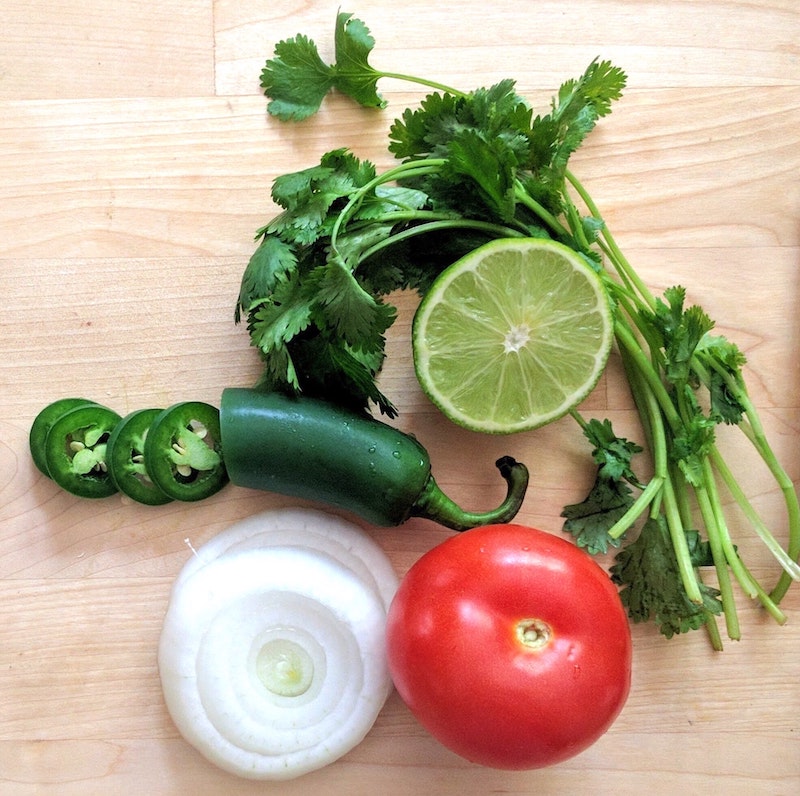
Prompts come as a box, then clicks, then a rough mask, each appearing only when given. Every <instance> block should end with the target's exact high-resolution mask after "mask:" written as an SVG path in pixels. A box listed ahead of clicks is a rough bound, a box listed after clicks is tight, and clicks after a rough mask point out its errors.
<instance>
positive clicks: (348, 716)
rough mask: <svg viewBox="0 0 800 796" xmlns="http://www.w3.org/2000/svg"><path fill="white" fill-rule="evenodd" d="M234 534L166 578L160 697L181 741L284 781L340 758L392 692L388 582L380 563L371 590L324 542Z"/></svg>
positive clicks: (244, 771)
mask: <svg viewBox="0 0 800 796" xmlns="http://www.w3.org/2000/svg"><path fill="white" fill-rule="evenodd" d="M302 514H303V515H305V516H304V520H308V519H309V517H308V516H307V515H308V512H302ZM314 515H315V516H317V518H318V519H321V518H320V517H319V513H318V512H314ZM259 517H260V518H261V519H260V522H261V523H262V527H263V523H264V520H265V515H259ZM287 519H289V517H288V515H286V514H284V516H283V517H282V525H283V526H286V525H287ZM338 522H340V521H339V520H338V519H337V520H336V523H338ZM341 522H342V524H343V527H345V528H346V530H345V531H344V536H343V538H344V540H345V541H344V542H341V543H340V548H341V549H342V550H353V549H357V548H358V546H359V545H358V544H353V538H352V536H351V533H352V531H353V529H354V527H355V526H350V525H349V524H347V523H344V522H343V521H341ZM267 524H269V523H267ZM334 524H335V523H334ZM237 525H240V526H241V525H243V524H242V523H238V524H237ZM244 526H245V528H246V529H250V530H252V527H253V526H251V525H250V524H248V523H247V522H245V523H244ZM323 527H325V528H326V531H325V533H324V534H323V537H324V538H332V537H334V536H335V532H334V531H333V530H332V528H333V526H332V525H329V524H325V523H323ZM229 530H230V529H229ZM284 530H286V528H284ZM356 530H358V529H356ZM240 532H241V528H239V530H237V531H236V532H234V533H227V532H223V534H222V536H223V537H224V538H223V539H222V542H219V543H218V542H216V540H212V541H211V542H210V543H209V545H210V547H209V546H204V547H203V548H201V549H200V550H199V551H198V553H199V554H202V553H203V550H204V549H205V552H206V557H205V559H198V558H195V557H193V558H192V559H191V560H190V561H189V562H188V563H187V565H186V567H185V568H184V570H182V571H181V573H180V575H179V576H178V578H177V579H176V581H175V584H174V586H173V590H172V595H171V599H170V603H169V606H168V609H167V613H166V616H165V619H164V625H163V628H162V632H161V639H160V642H159V651H158V663H159V672H160V675H161V683H162V688H163V692H164V698H165V701H166V704H167V708H168V710H169V712H170V715H171V716H172V718H173V721H174V722H175V725H176V726H177V728H178V730H179V731H180V733H181V734H182V735H183V737H184V738H185V739H186V740H187V741H188V742H189V743H191V744H192V745H193V746H195V747H196V748H197V749H198V750H199V751H200V752H201V753H202V754H203V755H205V757H207V758H208V759H209V760H211V761H212V762H213V763H215V764H216V765H218V766H219V767H220V768H223V769H225V770H227V771H230V772H231V773H234V774H237V775H239V776H242V777H248V778H252V779H275V780H279V779H290V778H294V777H297V776H300V775H301V774H305V773H307V772H309V771H313V770H315V769H318V768H321V767H322V766H324V765H327V764H328V763H331V762H333V761H334V760H336V759H338V758H339V757H341V756H342V755H343V754H345V753H346V752H348V751H350V750H351V749H352V748H353V747H355V746H356V745H357V744H358V743H360V742H361V741H362V740H363V738H364V736H365V735H366V734H367V732H368V731H369V729H370V728H371V727H372V725H373V724H374V722H375V719H376V718H377V716H378V713H379V712H380V710H381V708H382V707H383V704H384V702H385V700H386V697H387V696H388V694H389V692H390V690H391V680H390V677H389V673H388V669H387V666H386V658H385V638H384V633H385V624H386V604H385V603H384V600H383V598H382V593H388V592H390V591H392V587H391V584H392V583H394V587H395V588H396V583H397V579H396V575H395V574H394V571H393V570H391V567H390V571H391V576H390V578H389V581H388V584H387V583H384V582H382V581H381V588H380V589H378V587H377V586H378V581H376V579H375V578H374V577H372V576H370V578H368V579H367V581H366V582H365V578H364V576H363V573H362V574H361V575H359V574H358V573H356V572H355V571H354V569H353V568H352V566H348V565H346V564H344V563H342V561H341V560H339V559H337V558H336V557H334V555H332V554H331V553H330V552H329V551H328V550H324V551H319V550H315V549H312V548H311V547H308V546H296V545H295V546H291V545H283V544H273V543H268V544H267V545H266V546H253V545H254V544H255V540H256V538H257V537H258V536H259V535H263V534H259V533H258V532H256V533H247V534H245V536H244V537H243V538H244V540H245V543H243V544H240V543H241V542H243V538H242V537H240V536H239V534H240ZM358 533H359V534H360V536H361V539H366V540H367V541H368V543H369V544H368V546H369V545H374V544H375V543H374V542H372V540H370V539H369V538H368V537H366V535H365V534H363V532H361V531H360V530H358ZM267 535H269V534H267ZM276 538H278V537H273V538H272V540H271V542H274V541H275V539H276ZM304 538H305V539H306V540H308V537H307V536H306V537H304ZM262 541H263V540H262ZM228 542H232V543H231V544H229V543H228ZM348 545H350V547H348ZM326 546H328V547H329V548H331V545H330V544H327V545H326ZM375 547H377V545H375ZM206 548H207V549H206ZM333 548H334V549H335V546H333ZM377 550H378V551H379V552H381V555H383V553H382V551H380V548H377ZM337 552H340V553H341V550H338V551H337ZM212 553H213V555H211V554H212ZM374 554H375V550H371V555H374ZM344 558H346V559H350V561H349V563H350V564H351V565H352V564H353V560H358V561H362V564H363V559H362V558H361V557H360V555H358V554H357V553H352V552H351V553H348V554H346V555H344ZM384 558H385V556H384ZM198 562H199V565H198ZM384 563H385V564H388V559H385V562H384ZM355 566H356V569H359V568H360V566H359V565H355ZM367 572H368V573H369V571H367ZM385 574H386V571H385V569H384V571H383V575H384V576H385ZM392 593H393V592H392Z"/></svg>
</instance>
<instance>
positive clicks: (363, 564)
mask: <svg viewBox="0 0 800 796" xmlns="http://www.w3.org/2000/svg"><path fill="white" fill-rule="evenodd" d="M274 545H282V546H284V547H289V546H291V547H305V548H308V549H310V550H313V551H316V552H323V553H328V554H329V555H331V556H332V557H333V558H335V559H336V560H337V561H339V562H340V563H341V564H343V565H344V566H346V567H348V568H349V569H352V570H353V572H355V574H356V575H358V576H359V577H360V578H361V579H362V580H363V581H364V582H365V583H367V584H372V585H373V587H374V589H375V591H376V592H377V593H378V594H379V595H380V597H381V599H382V600H383V603H384V605H385V606H386V608H387V610H388V608H389V603H391V601H392V597H394V593H395V591H397V584H398V581H397V575H396V574H395V571H394V568H393V567H392V564H391V562H390V561H389V559H388V558H387V557H386V553H384V551H383V549H382V548H381V547H380V546H379V545H378V544H377V543H376V542H375V541H373V540H372V539H371V538H370V537H369V536H368V535H367V534H366V533H365V532H364V531H363V530H362V529H361V528H359V527H358V526H357V525H353V524H352V523H350V522H347V521H345V520H343V519H341V517H337V516H335V515H333V514H328V513H326V512H323V511H317V510H315V509H305V508H283V509H270V510H268V511H263V512H260V513H258V514H253V515H252V516H250V517H246V518H245V519H243V520H239V522H236V523H234V524H233V525H230V526H229V527H227V528H226V529H225V530H223V531H220V532H219V533H218V534H217V535H216V536H214V537H212V538H211V539H209V540H208V541H207V542H206V543H205V544H203V545H202V546H201V547H199V548H198V549H197V550H195V556H194V557H193V558H191V559H189V561H187V562H186V564H185V565H184V567H183V569H182V570H181V571H180V573H179V574H178V580H177V582H180V581H181V580H182V579H183V578H187V577H189V576H190V575H192V574H193V573H194V572H196V571H197V570H198V569H199V568H200V567H202V566H203V565H204V564H207V563H208V562H209V561H211V560H213V559H214V558H217V557H218V556H220V555H222V554H223V553H226V552H228V551H231V550H243V549H251V548H255V547H267V546H270V547H271V546H274Z"/></svg>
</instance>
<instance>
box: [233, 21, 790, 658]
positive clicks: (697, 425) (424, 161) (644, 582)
mask: <svg viewBox="0 0 800 796" xmlns="http://www.w3.org/2000/svg"><path fill="white" fill-rule="evenodd" d="M373 47H374V40H373V39H372V37H371V35H370V33H369V31H368V29H367V28H366V26H365V25H364V24H363V22H361V21H360V20H357V19H354V18H353V17H352V15H351V14H347V13H339V14H338V16H337V19H336V27H335V56H336V60H335V63H334V64H326V63H324V62H323V61H322V59H321V57H320V56H319V52H318V50H317V48H316V45H315V44H314V42H313V41H311V40H310V39H308V38H307V37H305V36H302V35H298V36H297V37H295V38H293V39H288V40H286V41H282V42H280V43H279V44H278V45H276V48H275V57H274V58H272V59H271V60H268V61H267V63H266V66H265V68H264V71H263V73H262V76H261V84H262V87H263V89H264V92H265V94H266V95H267V96H268V97H269V98H270V102H269V105H268V110H269V112H270V113H271V114H272V115H274V116H276V117H278V118H280V119H284V120H298V119H303V118H306V117H308V116H310V115H312V114H313V113H315V112H316V111H317V110H318V109H319V107H320V105H321V103H322V101H323V99H324V98H325V96H326V95H327V94H328V92H330V91H331V90H337V91H339V92H341V93H344V94H346V95H348V96H349V97H351V98H353V99H354V100H355V101H357V102H358V103H360V104H362V105H365V106H368V107H377V108H382V107H385V104H386V103H385V101H384V100H383V98H382V97H381V96H380V95H379V94H378V91H377V82H378V80H379V79H381V78H383V77H392V78H400V79H404V80H408V81H412V82H415V83H417V84H420V85H423V86H427V87H429V88H432V89H434V91H433V92H432V93H430V94H428V95H427V96H426V97H425V98H424V99H423V100H422V102H421V104H420V105H419V107H418V108H416V109H413V110H412V109H407V110H405V111H404V112H403V113H402V115H401V116H400V117H399V118H398V119H396V120H395V122H394V124H393V125H392V126H391V129H390V132H389V151H390V152H391V153H392V154H393V155H394V156H395V157H396V158H397V160H398V161H399V163H398V165H396V166H394V167H392V168H390V169H388V170H386V171H384V172H381V173H378V172H377V171H376V169H375V167H374V166H373V165H372V164H371V163H369V162H366V161H361V160H359V159H358V158H357V157H356V156H355V155H354V154H353V153H352V152H350V151H348V150H346V149H339V150H335V151H332V152H329V153H327V154H325V155H324V156H323V157H322V159H321V161H320V163H319V165H315V166H312V167H310V168H308V169H305V170H303V171H300V172H297V173H294V174H287V175H284V176H282V177H279V178H278V179H277V180H276V181H275V184H274V186H273V191H272V196H273V199H274V201H275V202H276V203H277V204H278V205H279V206H280V207H281V208H282V211H283V212H282V213H280V215H278V216H277V217H276V218H274V219H273V220H272V221H270V222H269V223H268V224H267V225H266V226H265V227H263V228H262V229H261V230H259V231H258V233H257V236H256V240H257V242H258V247H257V249H256V251H255V253H254V254H253V257H252V258H251V260H250V263H249V264H248V266H247V268H246V270H245V273H244V276H243V279H242V288H241V293H240V296H239V300H238V303H237V307H236V317H237V320H238V319H239V318H242V317H246V319H247V324H248V328H249V331H250V335H251V339H252V342H253V344H254V345H255V346H256V347H257V348H258V349H259V350H260V352H261V355H262V356H263V359H264V376H263V379H262V382H263V384H265V385H266V386H268V387H270V388H273V389H285V390H290V391H291V390H297V391H305V392H310V393H316V394H318V395H322V396H323V397H325V398H326V399H327V400H332V401H337V402H340V403H343V404H346V405H348V406H351V407H354V408H358V409H359V410H363V411H367V410H368V409H369V408H370V406H371V405H373V404H374V405H375V406H377V408H378V409H379V410H380V411H381V412H383V413H385V414H387V415H389V416H393V415H394V414H396V411H397V410H396V408H395V407H394V405H393V404H392V402H391V401H390V399H389V398H388V397H387V396H385V395H384V394H383V393H382V392H381V391H380V389H379V388H378V386H377V377H378V374H379V372H380V369H381V365H382V363H383V358H384V344H385V334H386V332H387V330H388V329H389V327H390V326H391V324H392V323H393V321H394V318H395V309H394V307H392V306H391V305H390V304H389V303H388V302H387V301H386V297H387V296H388V294H390V293H391V292H392V291H395V290H399V289H411V290H416V291H418V292H419V293H420V294H424V292H425V291H426V290H427V288H428V287H429V286H430V284H431V283H432V282H433V280H434V279H435V278H436V276H437V275H438V274H439V273H440V271H441V270H442V269H443V268H444V267H446V266H447V265H449V264H450V263H451V262H453V261H454V260H455V259H457V258H458V257H459V256H461V255H462V254H465V253H467V252H468V251H470V250H472V249H473V248H475V247H476V246H478V245H480V244H482V243H484V242H486V241H487V240H489V239H493V238H502V237H514V236H547V237H552V238H554V239H556V240H559V241H561V242H562V243H564V244H566V245H568V246H570V247H571V248H572V249H574V250H575V251H576V252H578V253H579V254H580V255H581V256H583V257H584V258H585V259H586V261H587V262H588V263H589V264H590V265H591V266H592V267H593V268H594V269H596V271H597V272H598V273H599V274H600V275H601V277H602V279H603V281H604V284H605V286H606V288H607V291H608V295H609V297H610V299H611V301H612V303H613V306H614V312H615V337H616V342H617V348H618V350H619V354H620V356H621V359H622V362H623V364H624V367H625V372H626V375H627V379H628V382H629V384H630V388H631V391H632V394H633V397H634V400H635V402H636V406H637V408H638V411H639V415H640V418H641V421H642V426H643V429H644V433H645V435H646V441H647V446H648V449H649V450H650V452H651V454H652V458H653V463H654V472H653V475H652V477H651V478H650V479H649V480H648V481H647V482H646V483H645V482H642V481H640V480H639V479H638V478H637V476H636V475H635V473H634V471H633V469H632V459H633V456H635V455H636V454H637V453H639V452H640V451H641V447H640V446H639V445H638V444H637V443H635V442H631V441H628V440H626V439H623V438H619V437H617V435H616V434H615V433H614V431H613V428H612V427H611V424H610V422H609V421H608V420H605V421H602V422H601V421H598V420H595V419H590V420H587V419H585V418H584V417H582V416H581V414H580V413H579V412H578V411H577V409H576V410H574V411H573V412H572V415H573V417H574V418H575V419H576V421H577V422H578V423H579V425H580V427H581V428H582V430H583V433H584V435H585V436H586V438H587V439H588V441H589V442H590V444H591V445H592V448H593V458H594V461H595V463H596V464H597V474H596V479H595V482H594V484H593V486H592V488H591V490H590V492H589V494H588V495H587V497H586V498H585V499H584V500H583V501H582V502H580V503H577V504H573V505H570V506H566V507H565V508H564V512H563V516H564V518H565V525H564V529H565V531H567V532H569V533H571V534H573V535H574V537H575V539H576V542H577V544H579V545H580V546H583V547H585V548H586V549H587V550H589V551H590V552H591V553H594V554H598V553H605V552H607V550H608V548H609V546H611V547H619V548H621V549H620V550H619V552H618V553H617V554H616V557H615V560H614V563H613V565H612V567H611V576H612V578H613V579H614V580H615V582H617V583H618V584H619V585H620V587H621V592H620V593H621V597H622V600H623V602H624V603H625V605H626V606H627V608H628V611H629V614H630V616H631V618H632V619H633V620H634V621H637V622H639V621H653V622H654V623H655V624H656V625H657V626H658V628H659V630H660V632H661V633H662V634H663V635H664V636H666V637H671V636H673V635H674V634H676V633H683V632H686V631H689V630H692V629H698V628H702V627H705V628H706V629H707V630H708V633H709V635H710V638H711V641H712V644H713V646H714V647H715V648H718V649H721V648H722V636H721V633H720V631H719V628H718V625H717V617H718V616H719V615H721V616H722V617H723V618H724V623H725V629H726V634H727V636H728V637H729V638H731V639H738V638H739V637H740V629H739V624H738V615H737V608H736V602H735V599H734V583H737V584H738V586H739V588H740V589H741V590H742V591H743V592H744V594H746V595H747V596H748V597H750V598H752V599H755V600H758V601H759V602H760V603H761V604H762V605H763V606H764V607H765V609H766V610H767V611H768V612H769V613H770V614H771V615H772V616H773V617H774V618H775V619H776V620H777V621H778V622H780V623H782V622H784V621H785V619H786V617H785V615H784V613H783V612H782V611H781V609H780V607H779V603H780V601H781V599H782V598H783V596H784V595H785V593H786V591H787V590H788V588H789V585H790V584H791V582H792V580H797V579H800V566H798V564H797V560H798V556H800V508H798V499H797V494H796V492H795V489H794V485H793V483H792V481H791V479H790V478H789V477H788V475H787V474H786V472H785V471H784V470H783V468H782V467H781V465H780V463H779V462H778V460H777V458H776V456H775V454H774V452H773V450H772V448H771V447H770V444H769V442H768V440H767V438H766V436H765V434H764V431H763V428H762V425H761V422H760V420H759V417H758V413H757V411H756V409H755V407H754V406H753V404H752V402H751V400H750V398H749V396H748V393H747V388H746V385H745V381H744V376H743V372H742V369H743V366H744V365H745V357H744V355H743V354H742V353H741V352H740V351H739V349H738V348H737V347H736V346H735V345H734V344H733V343H731V342H729V341H727V340H726V339H724V338H722V337H717V336H713V335H712V334H711V332H712V330H713V327H714V322H713V321H712V320H711V319H710V318H709V317H708V316H707V315H706V313H705V312H703V311H702V310H701V309H700V308H699V307H695V306H690V307H686V306H685V289H684V288H683V287H681V286H674V287H672V288H670V289H668V290H667V291H666V292H665V293H664V295H663V297H656V296H653V295H652V294H651V292H650V291H649V290H648V288H647V287H646V285H645V284H644V283H643V281H642V280H641V279H640V277H639V276H638V274H637V273H636V271H635V270H634V268H633V267H632V265H631V264H630V263H629V261H628V260H627V259H626V257H625V255H624V254H623V253H622V251H621V250H620V248H619V246H618V245H617V243H616V241H615V239H614V237H613V235H612V233H611V231H610V230H609V228H608V226H607V225H606V223H605V220H604V219H603V216H602V214H601V213H600V211H599V209H598V207H597V206H596V205H595V203H594V201H593V199H592V197H591V196H590V195H589V194H588V192H587V191H586V189H585V187H584V186H583V185H582V183H581V182H580V181H579V180H578V178H577V177H576V176H575V175H574V174H573V173H572V171H571V170H570V169H569V160H570V157H571V155H572V154H573V153H574V152H575V151H576V150H577V149H578V148H579V147H580V146H581V144H582V143H583V142H584V140H585V138H586V136H587V135H588V134H589V133H590V132H591V131H592V130H593V129H594V127H595V125H596V123H597V121H598V120H599V119H600V118H602V117H603V116H605V115H607V114H608V113H610V111H611V107H612V104H613V103H614V102H615V101H616V100H617V99H619V97H620V96H621V95H622V91H623V89H624V87H625V83H626V75H625V73H624V72H623V71H622V70H621V69H619V68H617V67H616V66H614V65H612V64H611V63H609V62H607V61H598V60H595V61H593V62H592V63H591V64H590V65H589V66H588V68H587V69H586V70H585V71H584V73H583V74H582V75H581V76H580V77H578V78H576V79H573V80H568V81H567V82H565V83H564V84H563V85H562V86H561V87H560V88H559V90H558V92H557V94H556V95H555V96H554V97H553V100H552V102H551V105H550V108H549V109H548V110H547V112H544V113H536V114H535V113H534V111H533V109H532V108H531V106H530V105H529V103H528V102H527V101H526V100H525V99H524V98H523V97H521V96H519V95H518V94H517V93H516V91H515V83H514V81H513V80H503V81H500V82H499V83H497V84H496V85H493V86H490V87H488V88H477V89H475V90H473V91H470V92H462V91H458V90H456V89H453V88H449V87H447V86H443V85H441V84H439V83H436V82H434V81H430V80H426V79H423V78H415V77H410V76H405V75H398V74H396V73H390V72H381V71H379V70H376V69H374V68H373V67H372V66H371V65H370V64H369V62H368V58H369V56H370V54H371V52H372V49H373ZM720 424H726V425H737V426H738V427H739V428H740V429H741V430H742V432H743V433H744V434H745V436H746V438H747V439H748V440H749V441H750V442H751V443H752V446H753V448H754V449H755V451H756V452H757V453H758V454H759V455H760V456H761V458H762V459H763V461H764V462H765V463H766V465H767V467H768V468H769V470H770V472H771V473H772V474H773V476H774V477H775V479H776V481H777V483H778V485H779V487H780V490H781V493H782V495H783V498H784V502H785V506H786V515H787V523H788V532H789V539H788V544H787V546H786V548H784V547H783V546H782V545H781V544H780V543H779V542H778V541H777V539H776V538H775V536H774V534H773V533H772V532H771V531H770V530H769V529H768V528H767V526H766V525H765V523H764V522H763V521H762V520H761V518H760V517H759V516H758V514H757V512H756V510H755V509H754V507H753V506H752V504H751V503H750V501H749V500H748V499H747V497H746V495H745V492H744V490H743V488H742V487H741V485H740V483H739V482H738V480H737V478H736V477H735V476H734V474H733V471H732V470H731V468H730V467H729V466H728V464H727V462H725V460H724V458H723V457H722V455H721V454H720V452H719V449H718V448H717V445H716V433H717V429H718V427H719V425H720ZM722 489H726V490H727V491H728V492H729V493H730V494H731V495H732V496H733V497H734V499H735V501H736V503H737V505H738V506H739V507H740V508H741V510H742V511H743V513H744V515H745V516H746V517H747V518H748V520H749V521H750V523H751V525H752V527H753V528H754V530H755V532H756V533H757V534H758V535H759V536H760V537H761V539H762V540H763V542H764V543H765V545H766V546H767V548H768V549H769V550H770V551H771V553H772V554H773V555H774V557H775V559H776V560H777V562H778V563H779V564H780V566H781V568H782V572H781V575H780V576H779V578H778V581H777V583H776V585H775V586H774V588H772V589H771V590H770V591H767V590H766V589H765V588H764V587H763V586H762V585H761V584H760V583H758V582H757V581H756V580H755V578H754V577H753V575H752V574H751V573H750V572H749V570H748V569H747V567H746V566H745V564H744V562H743V561H742V559H741V557H740V556H739V553H738V549H737V546H736V545H735V544H734V542H733V539H732V537H731V534H730V529H729V526H728V523H727V520H726V517H725V512H724V510H723V506H722V500H721V490H722ZM640 521H641V522H640ZM711 568H713V571H714V573H715V580H716V584H715V585H712V584H707V583H706V582H705V579H706V578H707V572H708V570H709V569H711Z"/></svg>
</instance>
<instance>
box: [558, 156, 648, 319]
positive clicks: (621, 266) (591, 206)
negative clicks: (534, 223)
mask: <svg viewBox="0 0 800 796" xmlns="http://www.w3.org/2000/svg"><path fill="white" fill-rule="evenodd" d="M565 177H566V179H567V181H568V182H569V183H570V185H572V187H573V188H574V189H575V191H576V192H577V193H578V195H579V196H580V198H581V200H582V201H583V203H584V204H585V205H586V208H587V209H588V210H589V212H590V213H591V214H592V216H593V217H594V218H596V219H597V220H598V221H602V222H603V227H602V232H601V234H602V236H603V238H604V240H605V243H606V246H605V247H604V249H605V252H606V254H607V255H608V256H609V259H610V260H611V261H612V263H613V264H614V268H615V270H616V271H617V272H618V273H619V275H620V277H621V278H622V279H623V280H624V281H625V282H626V283H627V284H630V285H633V286H634V287H635V289H636V291H638V293H639V295H640V296H641V297H642V298H643V299H644V300H645V301H646V302H647V304H648V305H649V306H650V307H651V308H652V307H654V306H655V298H654V297H653V294H652V293H651V292H650V290H649V289H648V287H647V285H646V284H645V283H644V282H643V281H642V279H641V278H640V277H639V275H638V274H637V273H636V271H635V270H634V268H633V266H631V264H630V262H629V261H628V258H627V257H626V256H625V255H624V254H623V253H622V250H621V249H620V247H619V246H618V245H617V242H616V240H615V239H614V236H613V235H612V234H611V230H610V229H609V228H608V225H607V224H606V223H605V221H604V220H603V216H602V214H601V213H600V210H599V208H598V207H597V205H596V204H595V202H594V200H593V199H592V197H591V195H590V194H589V192H588V191H587V190H586V188H584V186H583V184H582V183H581V181H580V180H579V179H578V178H577V177H576V176H575V175H574V174H573V173H572V172H571V171H570V170H569V169H567V170H566V172H565Z"/></svg>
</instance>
